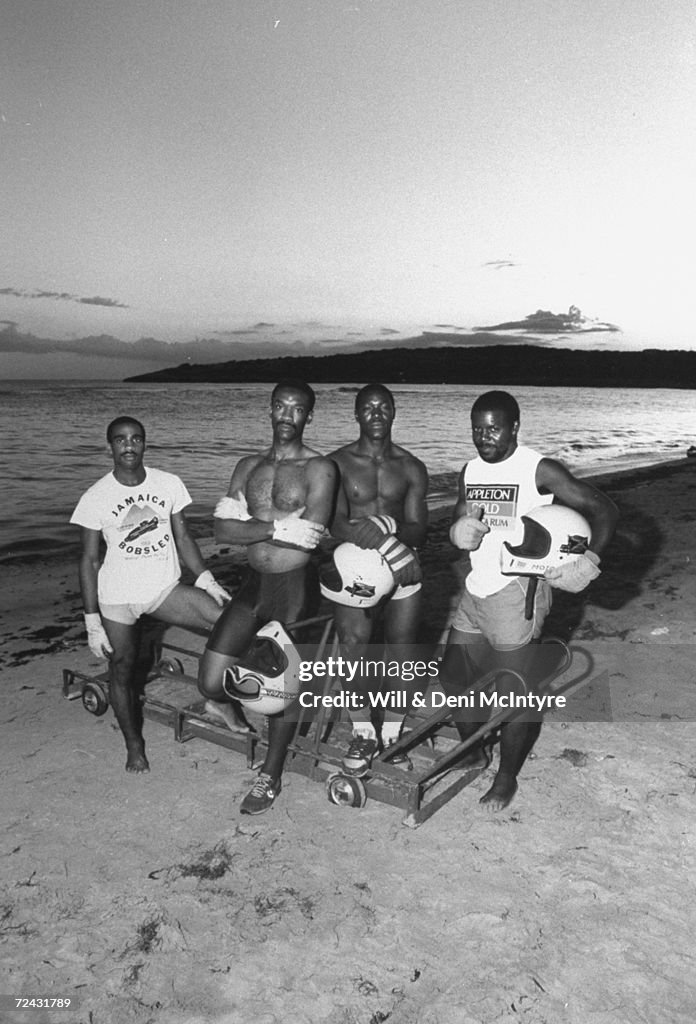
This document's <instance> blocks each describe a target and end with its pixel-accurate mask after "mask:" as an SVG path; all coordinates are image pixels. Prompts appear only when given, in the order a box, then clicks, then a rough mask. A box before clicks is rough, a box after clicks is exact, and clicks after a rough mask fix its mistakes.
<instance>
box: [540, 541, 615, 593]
mask: <svg viewBox="0 0 696 1024" xmlns="http://www.w3.org/2000/svg"><path fill="white" fill-rule="evenodd" d="M600 575H601V571H600V569H599V555H596V554H595V553H594V551H586V552H585V554H584V555H580V557H579V558H576V559H575V561H573V562H565V563H564V565H559V566H556V567H555V568H553V569H547V570H546V572H545V574H544V579H545V580H547V582H548V583H550V584H551V586H552V587H556V589H557V590H566V591H568V593H569V594H579V593H580V591H581V590H584V589H585V587H587V586H589V585H590V583H591V582H592V580H596V579H597V577H598V576H600Z"/></svg>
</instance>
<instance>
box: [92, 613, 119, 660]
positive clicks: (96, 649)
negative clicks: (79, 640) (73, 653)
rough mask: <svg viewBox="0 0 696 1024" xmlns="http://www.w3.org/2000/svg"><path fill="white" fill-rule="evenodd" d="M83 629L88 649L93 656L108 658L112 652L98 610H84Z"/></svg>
mask: <svg viewBox="0 0 696 1024" xmlns="http://www.w3.org/2000/svg"><path fill="white" fill-rule="evenodd" d="M85 629H86V630H87V643H88V645H89V649H90V651H91V652H92V654H93V655H94V657H95V658H108V657H109V655H110V654H113V653H114V649H113V647H112V646H111V644H110V643H109V638H108V636H107V635H106V630H105V629H104V627H103V625H102V620H101V615H100V614H99V612H85Z"/></svg>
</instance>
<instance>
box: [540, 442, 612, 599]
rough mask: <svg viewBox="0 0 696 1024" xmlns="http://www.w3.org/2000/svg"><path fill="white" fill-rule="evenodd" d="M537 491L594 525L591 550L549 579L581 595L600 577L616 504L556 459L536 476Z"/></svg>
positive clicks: (543, 465) (553, 571)
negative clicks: (577, 513)
mask: <svg viewBox="0 0 696 1024" xmlns="http://www.w3.org/2000/svg"><path fill="white" fill-rule="evenodd" d="M536 481H537V489H538V490H540V491H550V492H551V494H553V496H554V497H555V498H558V499H559V501H560V502H562V503H563V504H564V505H567V506H568V507H569V508H572V509H575V511H576V512H580V513H582V514H583V515H584V516H586V517H587V518H588V519H589V521H590V528H591V530H592V540H591V544H592V546H591V548H588V550H587V551H586V552H585V553H584V554H582V555H580V556H579V557H578V558H577V559H575V560H574V561H572V562H567V563H565V564H563V565H560V566H558V567H556V568H552V569H548V570H547V571H546V573H545V579H546V580H547V581H548V582H549V583H550V584H551V586H552V587H556V588H558V589H559V590H566V591H568V592H569V593H571V594H579V593H581V592H582V591H583V590H584V589H585V588H586V587H587V586H588V585H589V584H590V583H591V582H592V580H594V579H596V578H597V577H598V576H599V574H600V569H599V562H600V558H599V555H600V553H601V552H603V551H604V549H605V547H606V546H607V544H608V543H609V541H610V540H611V538H612V536H613V534H614V530H615V528H616V523H617V520H618V518H619V511H618V509H617V507H616V505H615V504H614V502H613V501H612V500H611V499H610V498H608V497H607V496H606V494H602V492H601V491H598V490H597V488H596V487H593V486H592V485H591V484H586V483H584V482H583V481H582V480H577V479H576V478H575V477H574V476H573V474H572V473H570V472H569V471H568V470H567V469H566V468H565V466H563V465H561V463H560V462H556V461H555V460H554V459H542V460H541V462H540V463H539V465H538V467H537V473H536Z"/></svg>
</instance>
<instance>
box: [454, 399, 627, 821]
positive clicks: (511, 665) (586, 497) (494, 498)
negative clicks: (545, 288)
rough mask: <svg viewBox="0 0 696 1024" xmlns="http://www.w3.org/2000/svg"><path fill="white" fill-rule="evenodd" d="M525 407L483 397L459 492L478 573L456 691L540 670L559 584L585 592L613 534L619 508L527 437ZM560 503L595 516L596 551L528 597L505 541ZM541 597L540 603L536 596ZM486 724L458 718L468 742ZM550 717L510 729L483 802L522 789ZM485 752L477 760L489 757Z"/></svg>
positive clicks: (458, 642)
mask: <svg viewBox="0 0 696 1024" xmlns="http://www.w3.org/2000/svg"><path fill="white" fill-rule="evenodd" d="M519 426H520V410H519V406H518V404H517V402H516V400H515V399H514V398H513V397H512V395H509V394H508V393H507V392H505V391H489V392H487V393H486V394H484V395H481V396H480V397H479V398H477V399H476V401H475V402H474V404H473V406H472V409H471V431H472V439H473V443H474V446H475V448H476V450H477V452H478V458H476V459H472V461H471V462H469V463H468V464H467V465H465V466H464V468H463V469H462V471H461V474H460V477H459V498H458V501H457V505H456V507H455V510H454V516H453V522H452V527H451V529H450V540H451V542H452V544H453V545H454V546H455V547H457V548H460V549H461V550H464V551H468V552H469V556H470V561H471V571H470V572H469V574H468V576H467V577H466V581H465V586H464V591H463V593H462V595H461V598H460V601H459V604H458V606H457V609H456V611H455V613H454V618H453V620H452V624H451V629H450V633H449V637H448V640H447V645H448V646H447V649H446V651H445V655H444V658H443V662H442V666H441V670H440V683H441V685H442V687H443V688H444V689H445V690H446V691H447V692H448V693H449V694H459V695H461V694H466V693H467V692H468V691H469V690H470V687H471V686H472V684H473V683H474V682H475V680H476V678H477V677H478V676H480V675H481V673H482V672H483V671H485V670H486V669H488V668H489V667H494V668H501V669H505V668H507V669H510V670H511V672H515V673H520V674H521V675H522V676H525V675H526V674H528V673H529V672H530V669H531V668H532V661H533V654H534V648H531V647H530V644H531V643H532V641H534V640H537V639H538V638H539V636H540V635H541V630H542V627H543V624H544V620H545V618H546V616H547V615H548V612H549V610H550V608H551V588H552V587H555V588H557V589H559V590H567V591H570V592H571V593H579V592H580V591H582V590H584V589H585V587H587V586H588V585H589V583H591V581H592V580H593V579H595V578H596V577H597V576H599V574H600V571H599V568H598V567H599V561H600V559H599V556H600V554H601V553H602V552H603V551H604V549H605V547H606V546H607V544H608V543H609V541H610V540H611V538H612V536H613V533H614V529H615V527H616V522H617V519H618V510H617V508H616V506H615V505H614V503H613V502H612V501H611V500H610V499H609V498H608V497H607V496H606V495H604V494H602V493H601V492H600V491H598V490H597V489H596V488H595V487H593V486H591V485H590V484H588V483H584V482H583V481H581V480H577V479H576V478H575V477H574V476H573V475H572V473H570V472H569V471H568V470H567V469H566V468H565V466H563V465H562V464H561V463H560V462H556V461H555V460H554V459H549V458H545V457H544V456H543V455H541V454H539V452H536V451H534V450H533V449H531V448H527V447H526V446H524V445H519V444H518V442H517V433H518V430H519ZM554 499H557V501H558V502H559V503H560V504H561V505H565V506H567V507H569V508H571V509H575V510H576V511H577V512H580V513H581V514H582V515H583V516H585V517H586V518H587V519H588V521H589V524H590V527H591V530H592V539H591V544H592V550H591V551H586V552H585V553H584V554H582V555H581V556H580V557H579V559H578V560H577V561H574V562H570V561H569V562H567V563H566V564H565V565H563V566H561V567H560V568H553V569H549V570H548V571H547V573H546V576H545V578H543V579H539V581H538V584H536V586H537V590H536V595H535V597H534V593H533V592H532V594H531V595H530V600H528V588H529V586H530V577H525V576H513V577H510V576H509V575H503V573H502V572H501V564H500V556H501V549H502V547H503V544H504V543H505V542H506V541H507V542H508V543H512V544H516V543H517V542H518V541H519V540H520V532H521V531H522V526H523V524H522V523H521V520H520V517H521V516H523V515H525V514H526V513H528V512H531V511H532V509H534V508H538V507H539V506H541V505H549V504H551V503H552V502H553V501H554ZM532 597H534V600H533V601H532V600H531V598H532ZM480 724H481V723H480V722H468V723H459V722H458V723H457V726H458V729H459V732H460V735H461V737H462V739H465V738H467V736H469V735H472V734H473V732H474V731H475V730H476V729H477V728H478V727H479V725H480ZM540 730H541V723H540V722H538V721H537V722H530V721H527V720H525V719H524V718H520V719H515V720H514V721H511V722H507V723H505V724H504V725H503V727H502V729H501V739H500V765H499V768H498V772H497V774H496V777H495V779H494V781H493V785H492V786H491V788H490V789H489V790H488V792H487V793H485V794H484V796H483V797H482V798H481V803H482V804H484V805H487V807H488V809H489V810H493V811H500V810H502V809H503V808H504V807H507V805H508V804H509V803H510V801H511V800H512V798H513V797H514V795H515V793H516V792H517V775H518V773H519V771H520V769H521V767H522V765H523V764H524V762H525V760H526V758H527V755H528V754H529V752H530V750H531V749H532V747H533V745H534V743H535V741H536V739H537V737H538V735H539V732H540ZM481 755H482V752H481V751H480V750H478V751H476V750H475V751H473V752H472V754H471V755H470V758H469V759H470V761H471V762H472V763H478V764H480V763H485V762H483V759H482V756H481Z"/></svg>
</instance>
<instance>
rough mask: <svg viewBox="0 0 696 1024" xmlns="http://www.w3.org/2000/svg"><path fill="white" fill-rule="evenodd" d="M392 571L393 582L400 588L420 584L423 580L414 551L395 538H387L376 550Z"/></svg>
mask: <svg viewBox="0 0 696 1024" xmlns="http://www.w3.org/2000/svg"><path fill="white" fill-rule="evenodd" d="M377 550H378V551H379V553H380V555H381V556H382V558H383V559H384V561H385V562H386V563H387V565H388V566H389V568H390V569H391V571H392V576H393V577H394V582H395V583H396V584H397V585H398V586H401V587H407V586H408V585H409V584H411V583H420V581H421V580H422V579H423V573H422V572H421V567H420V562H419V561H418V556H417V555H416V553H415V551H412V550H411V548H409V547H407V546H406V545H405V544H402V543H401V541H400V540H397V539H396V537H387V539H386V540H385V541H383V542H382V544H380V546H379V547H378V548H377Z"/></svg>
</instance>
